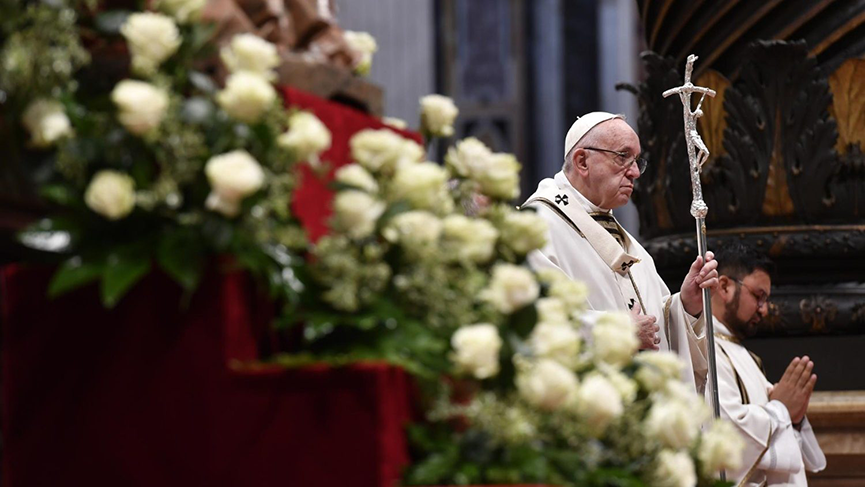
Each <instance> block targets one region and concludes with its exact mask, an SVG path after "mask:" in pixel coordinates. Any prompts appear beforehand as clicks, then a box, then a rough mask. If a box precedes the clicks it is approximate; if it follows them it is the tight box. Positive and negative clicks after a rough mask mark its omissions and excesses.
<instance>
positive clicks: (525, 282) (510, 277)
mask: <svg viewBox="0 0 865 487" xmlns="http://www.w3.org/2000/svg"><path fill="white" fill-rule="evenodd" d="M540 291H541V287H540V285H539V284H538V281H536V280H535V276H534V274H532V272H531V271H530V270H529V269H527V268H525V267H522V266H518V265H513V264H497V265H496V266H495V267H493V277H492V279H491V280H490V283H489V286H488V287H487V288H486V289H484V290H483V291H481V294H480V297H481V299H483V300H484V301H487V302H488V303H490V304H491V305H493V307H494V308H495V309H497V310H498V311H499V312H501V313H504V314H510V313H513V312H514V311H517V310H518V309H520V308H522V307H524V306H526V305H528V304H529V303H532V302H534V301H535V300H536V299H537V298H538V294H540Z"/></svg>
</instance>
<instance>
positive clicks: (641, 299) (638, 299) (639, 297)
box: [628, 269, 669, 341]
mask: <svg viewBox="0 0 865 487" xmlns="http://www.w3.org/2000/svg"><path fill="white" fill-rule="evenodd" d="M628 278H629V279H630V280H631V286H633V287H634V292H635V293H637V301H639V302H640V308H641V309H642V310H643V313H645V312H646V305H644V304H643V296H641V295H640V288H638V287H637V283H636V282H635V281H634V276H632V275H631V269H628ZM668 341H669V340H668Z"/></svg>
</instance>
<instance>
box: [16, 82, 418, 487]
mask: <svg viewBox="0 0 865 487" xmlns="http://www.w3.org/2000/svg"><path fill="white" fill-rule="evenodd" d="M284 95H285V99H286V103H287V104H288V105H291V106H297V107H300V108H303V109H307V110H310V111H312V112H313V113H314V114H315V115H316V116H318V117H319V118H320V119H321V120H322V121H324V123H325V124H326V125H327V126H328V127H329V128H330V130H331V132H332V134H333V146H332V148H331V149H330V150H329V151H327V152H326V153H325V154H324V156H323V159H324V160H328V161H331V162H332V163H333V164H334V167H338V166H340V165H343V164H346V163H348V162H349V146H348V140H349V138H350V136H351V135H352V134H354V133H355V132H357V131H359V130H361V129H364V128H381V127H383V124H381V122H380V121H378V120H377V119H374V118H372V117H369V116H367V115H365V114H363V113H361V112H358V111H355V110H353V109H350V108H346V107H344V106H342V105H339V104H336V103H332V102H328V101H325V100H321V99H319V98H316V97H314V96H312V95H309V94H305V93H302V92H299V91H296V90H292V89H290V88H289V89H285V90H284ZM403 134H404V135H407V136H411V137H413V138H415V139H416V140H419V138H418V136H417V135H414V134H409V133H405V132H403ZM331 174H332V172H331ZM330 196H331V194H330V191H329V190H328V189H327V179H325V180H319V179H317V178H315V177H314V176H312V174H311V173H310V172H309V171H306V174H305V176H304V181H303V184H302V187H301V188H300V190H299V191H298V193H297V198H296V201H295V202H294V205H293V208H294V211H295V213H296V214H297V215H298V217H299V218H300V219H301V220H302V221H303V222H304V225H305V226H306V227H307V229H308V230H309V232H310V234H311V236H312V237H313V238H318V237H320V236H321V235H322V234H324V233H325V232H326V226H325V219H326V218H327V216H328V215H329V214H330ZM49 276H50V272H49V271H48V270H46V269H28V268H24V267H20V266H10V267H7V268H6V269H4V270H3V272H2V276H0V277H2V279H0V291H2V302H0V304H2V325H3V340H2V354H3V355H2V374H3V375H2V382H3V383H2V395H3V396H2V399H3V408H2V414H3V430H4V431H3V484H4V486H6V487H24V486H26V487H30V486H43V485H45V486H59V485H63V486H87V487H101V486H106V487H107V486H111V487H116V486H120V485H122V486H148V487H150V486H160V487H171V486H178V487H180V486H183V487H187V486H191V485H194V486H198V485H200V486H226V487H228V486H245V487H257V486H261V487H265V486H298V487H319V486H320V487H331V486H332V487H345V486H358V487H365V486H369V487H385V486H390V485H393V481H394V479H396V478H398V476H399V473H400V469H401V468H402V466H403V465H404V464H405V463H406V461H407V449H406V443H405V436H404V433H403V426H404V425H405V423H406V422H407V421H408V420H409V419H410V404H409V395H410V394H409V392H410V386H409V384H408V379H407V377H406V375H405V373H404V372H403V371H401V370H400V369H396V368H393V367H390V366H387V365H384V364H365V365H358V366H354V367H350V368H344V369H339V370H332V369H327V368H314V369H308V370H301V371H284V370H279V369H273V368H261V369H254V368H253V369H250V368H248V367H236V366H235V365H237V363H238V361H244V360H249V359H251V358H254V357H255V355H256V346H255V345H256V337H255V330H261V329H262V327H263V326H264V324H265V323H266V318H267V316H268V314H269V313H270V309H269V306H267V305H266V304H263V303H261V302H260V300H258V299H256V298H255V296H254V293H253V287H254V286H253V285H252V283H250V282H248V281H247V280H246V278H245V277H244V276H243V275H240V274H236V273H235V274H232V273H227V274H225V273H218V272H215V271H214V272H213V273H211V275H210V276H209V278H208V279H206V280H205V281H204V282H205V284H204V285H203V286H202V288H201V289H200V290H199V292H198V293H196V295H195V296H194V298H193V299H192V301H191V303H190V304H189V306H188V308H187V309H185V310H182V309H181V293H180V289H179V288H177V286H175V285H174V284H173V283H171V282H170V281H169V280H168V279H167V278H166V277H165V276H162V275H159V274H155V275H152V276H149V277H148V278H147V279H145V281H143V282H142V283H140V284H139V285H137V286H136V287H135V288H134V289H133V291H132V292H131V293H130V294H129V295H128V296H126V297H125V298H124V299H123V301H122V302H121V304H120V305H119V306H118V307H117V308H116V309H115V310H111V311H109V310H105V309H103V308H102V307H101V305H100V304H99V300H98V293H97V289H96V288H95V287H93V286H91V287H88V288H85V289H82V290H79V291H76V292H74V293H71V294H69V295H66V296H63V297H61V298H59V299H56V300H53V301H49V300H48V299H47V298H46V297H45V296H46V292H45V290H46V286H47V282H48V279H49Z"/></svg>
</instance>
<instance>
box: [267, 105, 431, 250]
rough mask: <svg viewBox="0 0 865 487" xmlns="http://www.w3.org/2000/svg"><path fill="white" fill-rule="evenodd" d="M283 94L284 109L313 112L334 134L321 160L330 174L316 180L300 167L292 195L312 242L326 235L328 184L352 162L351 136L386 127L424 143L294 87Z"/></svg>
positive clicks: (413, 134) (417, 137)
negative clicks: (300, 109) (297, 181)
mask: <svg viewBox="0 0 865 487" xmlns="http://www.w3.org/2000/svg"><path fill="white" fill-rule="evenodd" d="M283 95H284V98H285V103H286V105H287V106H294V107H299V108H302V109H304V110H308V111H310V112H312V113H313V114H314V115H315V116H316V117H318V118H319V119H321V121H322V122H324V124H325V125H327V127H328V128H329V129H330V131H331V134H332V135H333V142H332V145H331V148H330V149H329V150H327V151H325V152H324V154H322V157H321V158H322V160H323V161H329V162H330V163H331V164H332V165H331V169H330V171H329V172H328V174H327V176H326V177H324V178H317V177H316V176H314V175H313V174H312V171H310V170H309V168H308V167H303V168H302V171H303V179H302V183H301V186H300V188H298V190H297V192H296V193H295V201H294V205H293V207H292V209H293V210H294V213H295V215H297V216H298V218H299V219H300V221H302V222H303V224H304V227H305V228H306V229H307V232H309V234H310V237H311V238H312V239H313V240H315V239H317V238H319V237H321V236H322V235H324V234H325V233H327V227H326V221H327V218H328V217H330V214H331V206H330V202H331V196H332V192H331V191H330V190H329V189H328V187H327V185H328V183H329V182H330V181H331V180H332V179H333V172H334V170H335V169H336V168H338V167H340V166H343V165H345V164H348V163H349V162H351V150H350V148H349V145H348V142H349V139H350V138H351V136H352V135H354V134H355V133H357V132H359V131H361V130H363V129H367V128H372V129H381V128H388V129H390V130H393V131H394V132H396V133H398V134H400V135H402V136H403V137H406V138H410V139H414V140H415V141H416V142H418V143H423V140H422V138H421V136H420V134H418V133H416V132H409V131H406V130H399V129H395V128H393V127H391V126H389V125H385V124H384V123H382V122H381V120H379V119H377V118H373V117H370V116H369V115H366V114H364V113H363V112H360V111H357V110H353V109H351V108H347V107H345V106H343V105H340V104H338V103H334V102H331V101H327V100H322V99H321V98H318V97H316V96H314V95H310V94H308V93H305V92H302V91H299V90H295V89H293V88H283Z"/></svg>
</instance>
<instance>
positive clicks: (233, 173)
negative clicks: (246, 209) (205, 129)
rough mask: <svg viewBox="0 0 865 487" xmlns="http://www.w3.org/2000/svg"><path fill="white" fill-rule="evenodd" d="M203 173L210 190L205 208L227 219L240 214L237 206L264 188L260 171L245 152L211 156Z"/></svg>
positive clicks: (262, 172) (254, 161)
mask: <svg viewBox="0 0 865 487" xmlns="http://www.w3.org/2000/svg"><path fill="white" fill-rule="evenodd" d="M204 173H205V174H206V175H207V180H208V182H210V187H211V189H212V191H211V192H210V195H209V196H208V197H207V201H206V202H205V206H206V207H207V208H208V209H210V210H213V211H216V212H219V213H222V214H223V215H225V216H227V217H235V216H237V215H238V214H239V213H240V203H241V202H242V201H243V199H244V198H246V197H247V196H249V195H251V194H253V193H255V192H256V191H258V190H259V189H261V187H262V186H263V185H264V171H263V170H262V169H261V166H260V165H259V164H258V161H256V160H255V159H254V158H253V157H252V156H251V155H249V153H248V152H246V151H243V150H236V151H232V152H229V153H226V154H222V155H218V156H214V157H211V158H210V160H208V161H207V164H205V166H204Z"/></svg>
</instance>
